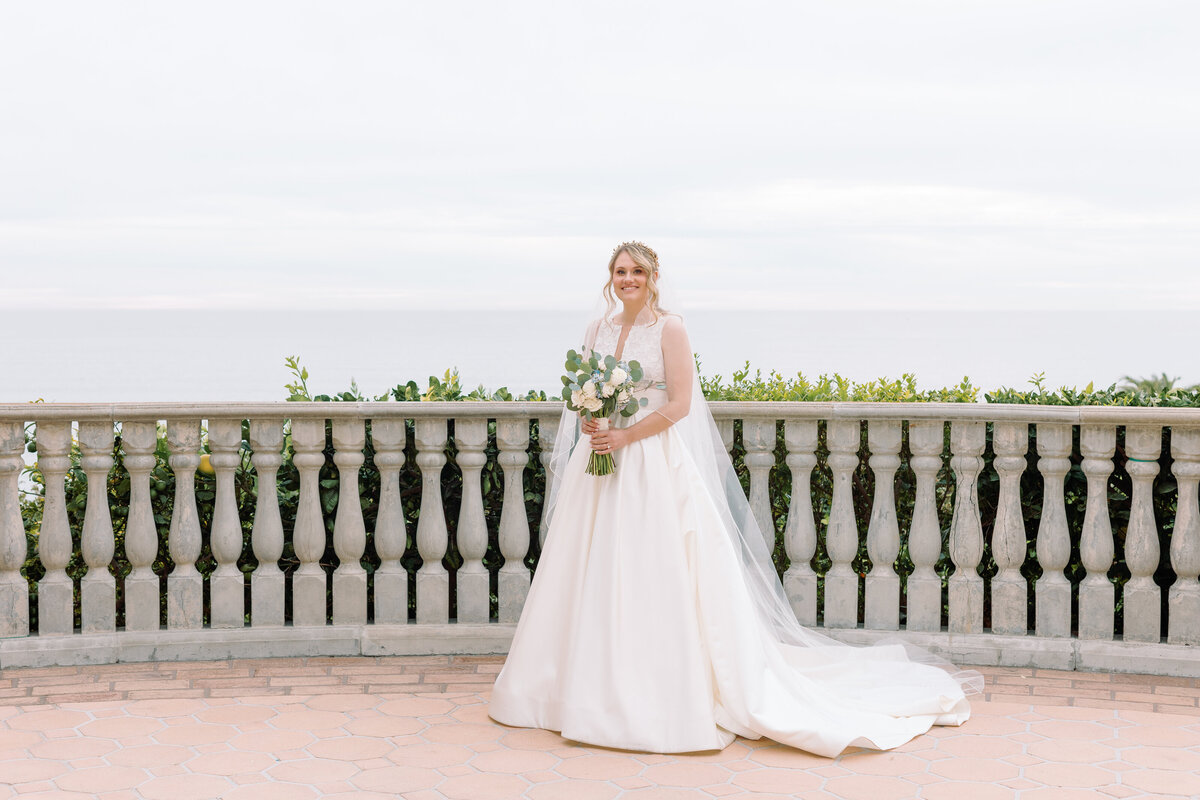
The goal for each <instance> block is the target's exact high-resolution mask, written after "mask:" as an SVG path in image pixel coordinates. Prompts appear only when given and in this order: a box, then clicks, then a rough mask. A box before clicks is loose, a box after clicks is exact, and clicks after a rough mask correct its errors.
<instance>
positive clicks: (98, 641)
mask: <svg viewBox="0 0 1200 800" xmlns="http://www.w3.org/2000/svg"><path fill="white" fill-rule="evenodd" d="M515 630H516V626H515V625H511V624H503V623H501V624H496V623H486V624H461V625H459V624H444V625H416V624H395V625H382V624H372V625H327V626H323V627H291V626H287V627H280V628H241V629H214V628H204V629H198V630H159V631H153V632H150V631H123V632H118V633H92V634H73V635H70V636H28V637H14V638H9V639H0V670H3V669H16V668H23V667H51V666H78V665H83V664H114V663H119V662H144V661H221V660H225V659H229V658H303V657H316V656H390V655H488V654H501V653H506V652H508V649H509V646H510V645H511V644H512V637H513V633H514V632H515ZM821 630H822V631H823V632H824V633H826V634H827V635H829V636H831V637H833V638H835V639H838V640H839V641H843V642H846V643H848V644H871V643H874V642H878V641H880V640H897V641H901V642H905V643H909V644H913V645H916V646H918V647H922V648H924V649H926V650H929V651H930V652H933V653H935V654H937V655H940V656H942V657H944V658H946V659H948V660H950V661H952V662H954V663H955V664H960V665H964V666H989V667H990V666H999V667H1036V668H1040V669H1056V670H1064V671H1074V670H1079V671H1086V672H1128V673H1139V674H1150V675H1171V676H1177V677H1200V648H1197V647H1192V646H1188V645H1175V644H1158V643H1144V642H1124V641H1090V640H1079V639H1066V638H1043V637H1037V636H1006V635H1001V634H992V633H978V634H964V633H949V632H947V631H941V632H929V633H926V632H916V631H873V630H864V629H862V628H847V629H830V628H824V629H821Z"/></svg>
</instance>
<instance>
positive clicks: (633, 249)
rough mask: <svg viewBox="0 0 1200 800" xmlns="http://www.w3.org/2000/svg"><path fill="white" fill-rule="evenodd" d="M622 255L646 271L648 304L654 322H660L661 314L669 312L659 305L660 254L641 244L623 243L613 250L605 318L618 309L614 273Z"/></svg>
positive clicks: (609, 268) (610, 260) (604, 293)
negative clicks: (625, 255) (613, 280)
mask: <svg viewBox="0 0 1200 800" xmlns="http://www.w3.org/2000/svg"><path fill="white" fill-rule="evenodd" d="M621 253H628V254H629V257H630V258H632V259H633V263H635V264H637V265H638V266H639V267H641V268H642V269H644V270H646V289H647V291H649V293H650V297H649V299H648V301H647V303H646V305H647V306H649V308H650V313H651V314H653V315H654V321H655V322H657V321H658V315H659V314H666V313H667V310H666V309H665V308H663V307H662V306H661V305H660V304H659V294H658V284H657V282H656V280H657V278H658V253H656V252H654V250H653V249H652V248H651V247H650V245H647V244H642V243H641V242H622V243H621V244H619V245H617V248H616V249H615V250H613V253H612V258H610V259H609V260H608V283H606V284H604V291H603V295H604V302H605V303H606V304H607V307H606V308H605V311H604V316H605V317H608V316H610V315H611V314H612V312H613V309H614V308H616V307H617V298H616V295H614V294H613V288H612V279H613V271H614V270H615V269H616V268H617V257H618V256H620V255H621Z"/></svg>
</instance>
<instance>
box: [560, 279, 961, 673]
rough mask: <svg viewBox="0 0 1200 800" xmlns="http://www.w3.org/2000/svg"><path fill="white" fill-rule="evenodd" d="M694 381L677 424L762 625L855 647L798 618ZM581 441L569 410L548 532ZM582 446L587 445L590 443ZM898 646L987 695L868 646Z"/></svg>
mask: <svg viewBox="0 0 1200 800" xmlns="http://www.w3.org/2000/svg"><path fill="white" fill-rule="evenodd" d="M660 288H661V282H660ZM663 305H664V307H665V308H668V309H671V310H672V311H673V310H674V309H675V308H677V307H678V306H673V305H672V306H669V305H666V303H663ZM612 324H615V323H614V322H613V315H611V314H606V313H601V314H599V315H597V316H596V317H595V318H594V319H592V320H591V322H590V323H589V324H588V326H587V329H586V331H585V333H584V339H583V347H584V351H585V352H586V351H590V350H591V348H592V345H593V344H594V342H595V341H596V335H597V332H598V331H599V329H600V326H602V325H612ZM691 383H692V389H691V391H692V398H691V405H690V411H689V412H688V414H687V416H685V417H684V418H683V419H681V420H679V421H678V422H676V423H674V428H675V430H676V431H677V432H678V434H679V436H680V438H681V439H682V440H683V442H684V443H685V445H686V446H687V448H688V451H689V453H690V455H691V457H692V459H693V460H694V461H695V463H696V465H697V466H698V467H699V470H700V473H701V475H702V477H703V480H704V485H705V487H706V489H707V491H708V494H709V495H710V497H711V498H712V500H713V505H714V506H715V507H716V508H717V510H718V512H719V514H720V516H721V520H722V523H723V527H724V530H725V533H726V535H727V536H728V537H729V538H730V541H731V544H732V545H733V551H734V552H735V553H736V554H737V558H738V562H739V567H740V569H741V574H742V576H743V578H744V580H745V585H746V589H747V592H748V594H749V596H750V597H751V598H752V600H753V603H754V608H755V610H756V612H757V614H758V617H759V621H760V622H761V623H762V624H763V625H764V626H765V629H766V630H768V631H770V632H772V633H773V635H774V636H775V637H776V639H777V640H778V641H779V642H781V643H783V644H787V645H793V646H796V647H854V645H848V644H845V643H843V642H840V641H838V640H836V639H834V638H832V637H830V636H827V635H825V634H823V633H819V632H817V631H814V630H810V629H808V628H806V627H804V626H803V625H801V624H800V623H799V621H798V620H797V619H796V616H795V613H794V612H793V611H792V607H791V604H790V603H789V602H788V598H787V595H786V593H785V592H784V588H783V584H782V583H781V582H780V580H779V575H778V573H777V572H776V571H775V565H774V562H773V561H772V558H771V551H770V549H768V547H767V543H766V540H765V539H764V537H763V534H762V532H761V531H760V529H759V526H758V523H757V521H756V520H755V518H754V514H753V512H752V511H751V508H750V503H749V501H748V500H747V498H746V495H745V493H744V491H743V489H742V485H741V482H740V481H739V480H738V475H737V472H736V470H735V469H734V466H733V462H732V461H731V460H730V456H729V453H728V452H727V451H726V450H725V445H724V443H723V441H722V439H721V435H720V432H719V430H718V428H717V424H716V421H715V420H714V419H713V415H712V411H711V410H710V409H709V407H708V402H707V400H706V399H705V397H704V393H703V391H702V389H701V386H700V377H699V375H698V374H697V372H696V369H695V365H694V364H693V366H692V381H691ZM581 438H582V437H581V435H580V425H579V417H578V415H577V414H575V413H574V412H572V411H570V410H568V409H566V408H565V407H564V409H563V413H562V417H561V418H560V420H559V425H558V431H557V435H556V437H555V442H554V449H553V452H552V454H551V458H550V461H549V463H548V464H547V469H546V495H545V496H546V504H547V505H546V515H545V518H546V526H547V528H550V527H551V526H552V524H553V518H554V511H555V506H556V504H557V501H558V496H559V490H560V489H561V482H562V477H563V475H564V474H565V471H566V466H567V463H568V461H569V460H570V457H571V453H572V451H573V450H574V449H575V447H576V446H579V445H580V440H581ZM582 446H587V445H586V442H585V443H584V444H583V445H582ZM897 645H898V646H900V647H902V648H903V650H904V653H905V656H906V657H907V659H908V660H910V661H916V662H921V663H925V664H931V665H934V666H937V667H940V668H942V669H944V670H946V671H947V672H949V673H950V674H951V676H952V677H953V678H954V679H955V680H956V681H957V682H958V683H959V684H960V685H961V686H962V688H963V691H964V693H966V694H978V693H981V692H982V691H983V677H982V675H980V674H979V673H978V672H975V671H973V670H965V669H958V668H955V667H954V666H953V665H951V664H950V663H949V662H948V661H946V660H945V659H944V658H941V657H939V656H936V655H934V654H933V653H930V652H929V651H927V650H924V649H922V648H919V647H916V646H914V645H912V644H910V643H908V642H903V641H901V640H899V639H898V638H893V639H890V640H887V641H881V642H879V643H877V644H876V645H867V646H868V647H875V646H897Z"/></svg>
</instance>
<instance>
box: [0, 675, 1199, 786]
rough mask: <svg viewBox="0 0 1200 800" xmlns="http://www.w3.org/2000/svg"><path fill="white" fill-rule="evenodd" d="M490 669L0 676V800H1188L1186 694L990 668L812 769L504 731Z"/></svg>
mask: <svg viewBox="0 0 1200 800" xmlns="http://www.w3.org/2000/svg"><path fill="white" fill-rule="evenodd" d="M502 663H503V657H500V656H481V657H450V656H439V657H395V658H308V659H261V660H240V661H221V662H203V663H152V664H118V665H112V666H97V667H66V668H48V669H9V670H3V671H0V798H8V797H22V798H24V797H62V798H84V797H98V798H106V799H107V798H111V799H113V800H116V799H117V798H120V799H121V800H132V799H133V798H152V799H154V800H189V799H190V798H216V797H221V798H230V799H231V800H238V798H253V800H285V799H287V800H290V799H291V798H316V797H345V798H355V800H369V799H370V798H384V797H388V798H394V797H402V798H407V799H408V800H434V799H435V798H461V799H462V800H488V799H489V798H518V797H529V798H535V800H552V799H554V798H563V800H605V799H606V798H615V797H627V798H640V799H641V800H653V799H657V800H674V799H675V798H680V799H682V798H709V797H721V798H758V799H759V800H767V799H768V798H792V797H800V798H804V799H805V800H810V799H812V800H816V799H817V798H837V799H838V800H857V799H858V798H862V800H906V799H907V798H928V799H929V800H940V799H943V798H944V799H946V800H1000V799H1001V798H1020V799H1021V800H1035V799H1037V798H1046V800H1074V799H1075V798H1080V799H1082V798H1107V797H1114V798H1146V797H1198V796H1200V704H1198V702H1197V701H1198V699H1200V685H1198V682H1197V681H1196V680H1194V679H1190V678H1161V677H1150V676H1142V675H1101V674H1088V673H1073V672H1055V671H1051V670H1030V669H1007V668H993V669H987V668H985V669H983V670H982V671H983V673H984V675H985V677H986V681H987V688H986V692H985V694H984V695H983V697H981V698H976V699H975V702H974V704H973V707H974V714H973V716H972V719H971V720H970V721H969V722H968V723H967V724H965V725H963V726H962V727H961V728H935V729H934V730H933V731H932V732H931V733H929V734H927V735H925V736H921V737H919V738H917V739H916V740H914V741H912V742H910V743H908V744H907V745H905V746H904V747H901V748H899V749H897V750H893V751H890V752H885V753H878V752H872V751H847V752H846V753H843V754H842V755H841V756H840V757H838V758H836V759H828V758H818V757H816V756H812V755H808V754H806V753H803V752H800V751H798V750H794V749H791V748H787V747H782V746H780V745H777V744H774V743H772V742H770V741H765V740H764V741H756V742H755V741H746V740H742V739H739V740H737V741H736V742H735V743H734V744H732V745H730V746H729V747H728V748H726V749H725V750H724V751H722V752H720V753H700V754H688V755H675V756H664V755H652V754H645V753H630V752H624V751H615V750H606V749H603V748H597V747H586V746H583V745H580V744H577V743H575V742H571V741H567V740H564V739H563V738H561V737H560V736H558V735H557V734H554V733H549V732H546V731H537V730H521V729H513V728H506V727H504V726H502V725H498V724H496V723H494V722H492V721H491V720H489V719H488V717H487V699H488V694H489V691H490V689H491V684H492V681H493V679H494V676H495V674H496V673H497V672H498V671H499V669H500V665H501V664H502Z"/></svg>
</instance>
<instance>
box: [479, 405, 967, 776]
mask: <svg viewBox="0 0 1200 800" xmlns="http://www.w3.org/2000/svg"><path fill="white" fill-rule="evenodd" d="M639 416H640V415H639ZM589 452H590V449H589V447H588V444H587V440H586V437H585V438H584V439H582V440H581V441H580V443H579V445H578V447H577V448H576V449H575V452H574V453H573V454H572V456H571V459H570V462H569V465H568V466H567V469H566V474H565V475H564V477H563V484H562V489H561V494H560V496H559V498H558V503H557V506H556V510H555V514H554V518H553V520H552V523H551V527H550V530H549V531H548V533H547V537H546V544H545V547H544V549H543V551H542V555H541V560H540V561H539V564H538V568H537V572H536V575H535V577H534V580H533V585H532V587H531V590H530V593H529V597H528V599H527V601H526V604H525V608H524V611H523V613H522V616H521V621H520V623H519V625H518V627H517V631H516V635H515V637H514V640H513V645H512V648H511V651H510V653H509V656H508V658H507V660H506V662H505V665H504V668H503V670H502V671H501V673H500V675H499V677H498V679H497V681H496V685H495V688H494V690H493V693H492V699H491V704H490V711H489V713H490V714H491V716H492V718H493V719H495V720H497V721H498V722H502V723H504V724H506V725H513V726H518V727H527V728H545V729H548V730H554V731H561V733H562V735H563V736H564V737H565V738H567V739H572V740H575V741H579V742H585V743H589V744H595V745H601V746H605V747H612V748H619V749H625V750H646V751H653V752H662V753H673V752H690V751H696V750H717V749H722V748H724V747H725V746H726V745H728V744H729V743H730V742H731V741H733V739H734V736H735V734H736V735H740V736H744V737H746V738H752V739H757V738H759V737H761V736H766V737H768V738H771V739H774V740H775V741H778V742H782V743H784V744H788V745H791V746H794V747H798V748H800V749H803V750H807V751H809V752H812V753H816V754H818V755H824V756H835V755H837V754H838V753H840V752H842V750H844V749H845V748H846V747H848V746H852V745H853V746H863V747H872V748H877V749H888V748H892V747H896V746H898V745H900V744H903V743H904V742H907V741H908V740H909V739H911V738H913V737H914V736H916V735H918V734H921V733H923V732H925V731H926V730H928V729H929V727H930V726H931V725H958V724H961V723H962V722H964V721H965V720H966V719H967V717H968V715H969V713H970V710H969V706H968V703H967V700H966V697H965V696H964V694H963V691H962V689H961V687H960V686H959V684H958V682H957V681H955V680H954V678H952V677H951V676H950V675H949V674H947V673H946V672H945V671H943V670H941V669H939V668H937V667H935V666H930V665H927V664H921V663H916V662H912V661H910V660H908V658H907V656H906V654H905V651H904V649H903V648H902V647H900V646H883V647H879V646H876V647H866V648H860V647H848V646H844V645H837V644H833V645H828V646H817V647H797V646H792V645H787V644H783V643H781V642H779V641H778V640H777V639H776V637H775V636H773V635H772V634H771V632H770V631H768V630H767V629H766V626H765V623H760V622H759V618H758V616H757V614H756V613H755V609H754V608H753V607H752V603H753V601H752V599H751V597H750V596H749V594H748V591H747V589H746V586H745V584H744V582H743V577H742V574H741V570H740V567H739V566H738V562H737V558H736V556H735V554H734V552H733V550H732V547H733V545H732V544H731V542H730V540H729V538H728V536H727V535H726V533H725V531H724V529H723V528H722V526H721V520H720V517H719V516H718V512H717V508H716V506H715V505H714V504H713V501H712V499H711V498H710V497H709V495H708V493H707V492H706V490H705V487H704V483H703V481H702V480H701V478H700V473H699V471H698V469H697V467H696V465H695V463H694V462H693V461H692V459H691V456H690V454H689V453H688V451H687V449H686V447H685V446H684V445H683V443H682V441H681V440H680V439H679V437H678V434H676V433H675V431H674V428H668V429H667V430H666V431H664V432H662V433H659V434H656V435H654V436H650V437H647V438H645V439H642V440H640V441H638V442H634V443H633V444H631V445H629V446H627V447H624V448H622V449H621V450H619V451H617V452H616V454H615V460H616V463H617V471H616V473H615V474H613V475H608V476H605V477H595V476H592V475H587V474H585V473H584V469H585V467H586V465H587V459H588V454H589Z"/></svg>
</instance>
